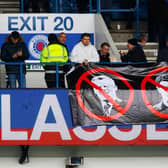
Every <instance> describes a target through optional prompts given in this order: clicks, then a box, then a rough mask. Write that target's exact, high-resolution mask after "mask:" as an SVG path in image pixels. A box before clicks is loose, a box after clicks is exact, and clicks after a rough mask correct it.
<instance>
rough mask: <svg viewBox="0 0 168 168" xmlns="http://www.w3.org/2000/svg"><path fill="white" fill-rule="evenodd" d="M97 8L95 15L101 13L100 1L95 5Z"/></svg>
mask: <svg viewBox="0 0 168 168" xmlns="http://www.w3.org/2000/svg"><path fill="white" fill-rule="evenodd" d="M96 5H97V6H96V7H97V10H96V13H100V12H101V2H100V0H97V4H96Z"/></svg>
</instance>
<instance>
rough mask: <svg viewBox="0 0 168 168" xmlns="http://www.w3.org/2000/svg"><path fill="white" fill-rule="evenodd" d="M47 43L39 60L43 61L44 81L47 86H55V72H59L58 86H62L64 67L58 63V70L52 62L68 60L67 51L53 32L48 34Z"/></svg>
mask: <svg viewBox="0 0 168 168" xmlns="http://www.w3.org/2000/svg"><path fill="white" fill-rule="evenodd" d="M48 41H49V44H48V46H47V47H44V48H43V50H42V52H41V55H40V62H41V63H44V64H43V67H44V70H45V81H46V84H47V87H48V88H55V87H56V73H59V88H64V87H65V85H64V69H63V66H64V65H63V64H59V67H58V69H59V70H58V72H56V71H57V67H56V64H53V63H66V62H68V51H67V49H66V47H65V46H64V45H62V44H60V43H58V41H57V37H56V35H55V34H52V33H51V34H49V35H48Z"/></svg>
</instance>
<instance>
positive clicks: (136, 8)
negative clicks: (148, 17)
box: [89, 0, 140, 35]
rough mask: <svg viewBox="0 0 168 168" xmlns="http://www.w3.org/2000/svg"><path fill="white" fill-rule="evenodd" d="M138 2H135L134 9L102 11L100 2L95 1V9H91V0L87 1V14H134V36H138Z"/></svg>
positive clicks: (137, 0)
mask: <svg viewBox="0 0 168 168" xmlns="http://www.w3.org/2000/svg"><path fill="white" fill-rule="evenodd" d="M139 1H140V0H136V7H135V8H134V9H102V7H101V0H96V8H95V9H94V8H93V0H89V12H90V13H92V12H96V13H110V12H111V13H116V12H117V13H128V12H132V13H136V34H137V35H138V34H139V19H140V16H139Z"/></svg>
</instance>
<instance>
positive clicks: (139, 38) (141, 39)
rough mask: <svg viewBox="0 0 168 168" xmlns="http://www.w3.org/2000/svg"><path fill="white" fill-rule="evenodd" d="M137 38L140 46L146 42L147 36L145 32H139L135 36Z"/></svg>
mask: <svg viewBox="0 0 168 168" xmlns="http://www.w3.org/2000/svg"><path fill="white" fill-rule="evenodd" d="M137 40H138V42H139V43H140V44H141V45H142V47H144V46H145V44H146V42H147V37H146V35H145V34H140V35H139V36H138V37H137Z"/></svg>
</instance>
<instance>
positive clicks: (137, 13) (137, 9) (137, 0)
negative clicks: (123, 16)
mask: <svg viewBox="0 0 168 168" xmlns="http://www.w3.org/2000/svg"><path fill="white" fill-rule="evenodd" d="M138 34H139V0H136V35H138Z"/></svg>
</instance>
